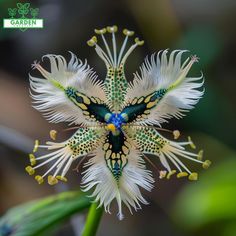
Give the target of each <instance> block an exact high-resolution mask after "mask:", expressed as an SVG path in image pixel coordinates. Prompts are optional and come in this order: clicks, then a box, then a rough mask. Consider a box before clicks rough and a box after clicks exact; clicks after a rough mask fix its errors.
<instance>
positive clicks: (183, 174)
mask: <svg viewBox="0 0 236 236" xmlns="http://www.w3.org/2000/svg"><path fill="white" fill-rule="evenodd" d="M186 176H188V173H187V172H180V173H178V174H177V178H182V177H186Z"/></svg>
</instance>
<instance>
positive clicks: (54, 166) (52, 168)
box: [42, 155, 65, 178]
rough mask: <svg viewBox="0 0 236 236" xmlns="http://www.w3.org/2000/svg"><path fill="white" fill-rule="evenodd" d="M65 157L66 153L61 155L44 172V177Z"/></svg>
mask: <svg viewBox="0 0 236 236" xmlns="http://www.w3.org/2000/svg"><path fill="white" fill-rule="evenodd" d="M64 158H65V155H63V156H61V157H60V158H59V159H58V160H57V161H56V162H55V163H54V164H53V165H52V166H51V167H50V168H49V169H48V170H47V171H46V172H45V173H44V174H43V176H42V177H43V178H44V177H45V176H47V175H48V174H49V173H50V172H51V171H52V170H53V169H54V168H55V167H56V166H57V165H58V163H60V162H61V161H62V160H63V159H64Z"/></svg>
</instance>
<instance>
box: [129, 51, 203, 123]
mask: <svg viewBox="0 0 236 236" xmlns="http://www.w3.org/2000/svg"><path fill="white" fill-rule="evenodd" d="M184 52H186V50H175V51H173V52H171V53H170V56H169V57H168V56H167V53H168V51H167V50H165V51H163V52H159V53H158V54H153V55H152V56H151V59H150V60H149V59H148V58H146V59H145V62H144V63H143V64H142V66H141V75H139V74H138V73H136V74H135V77H134V81H133V82H132V83H131V84H130V87H129V89H128V91H127V96H126V103H130V102H131V101H132V100H133V99H135V98H139V97H141V96H144V97H145V96H147V95H149V94H151V93H153V92H155V91H158V90H160V89H165V90H167V92H166V93H165V95H164V96H163V97H162V98H161V99H160V101H158V102H157V105H156V106H155V107H154V108H153V109H151V110H150V115H148V117H147V119H146V120H142V121H143V122H144V123H149V124H157V125H160V123H162V122H166V121H167V119H169V118H172V117H175V118H181V117H182V116H183V115H184V114H183V112H185V111H187V110H189V109H192V108H193V107H194V105H195V104H196V103H197V102H198V101H199V99H200V98H201V97H202V95H203V93H204V92H203V91H199V90H198V89H199V88H201V87H202V85H203V76H202V75H201V76H200V77H193V78H192V77H187V74H188V72H189V70H190V68H191V66H192V64H193V63H194V62H195V61H197V58H196V57H195V56H193V57H191V58H188V59H187V60H186V61H185V62H184V63H183V64H181V57H182V54H183V53H184ZM142 121H140V123H142Z"/></svg>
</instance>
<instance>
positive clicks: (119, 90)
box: [104, 64, 128, 113]
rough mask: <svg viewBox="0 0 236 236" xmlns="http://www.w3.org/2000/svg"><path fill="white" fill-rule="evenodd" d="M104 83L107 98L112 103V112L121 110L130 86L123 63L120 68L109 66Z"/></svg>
mask: <svg viewBox="0 0 236 236" xmlns="http://www.w3.org/2000/svg"><path fill="white" fill-rule="evenodd" d="M104 85H105V92H106V95H107V100H108V103H109V104H110V105H111V109H112V112H116V113H118V112H120V110H121V107H122V104H123V102H124V99H125V95H126V91H127V87H128V82H127V80H126V78H125V74H124V67H123V65H122V64H121V65H120V67H119V68H113V67H110V68H108V71H107V76H106V79H105V81H104Z"/></svg>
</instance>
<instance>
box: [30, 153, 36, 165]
mask: <svg viewBox="0 0 236 236" xmlns="http://www.w3.org/2000/svg"><path fill="white" fill-rule="evenodd" d="M29 159H30V164H31V165H32V166H34V165H35V164H36V158H35V156H34V154H32V153H30V154H29Z"/></svg>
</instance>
